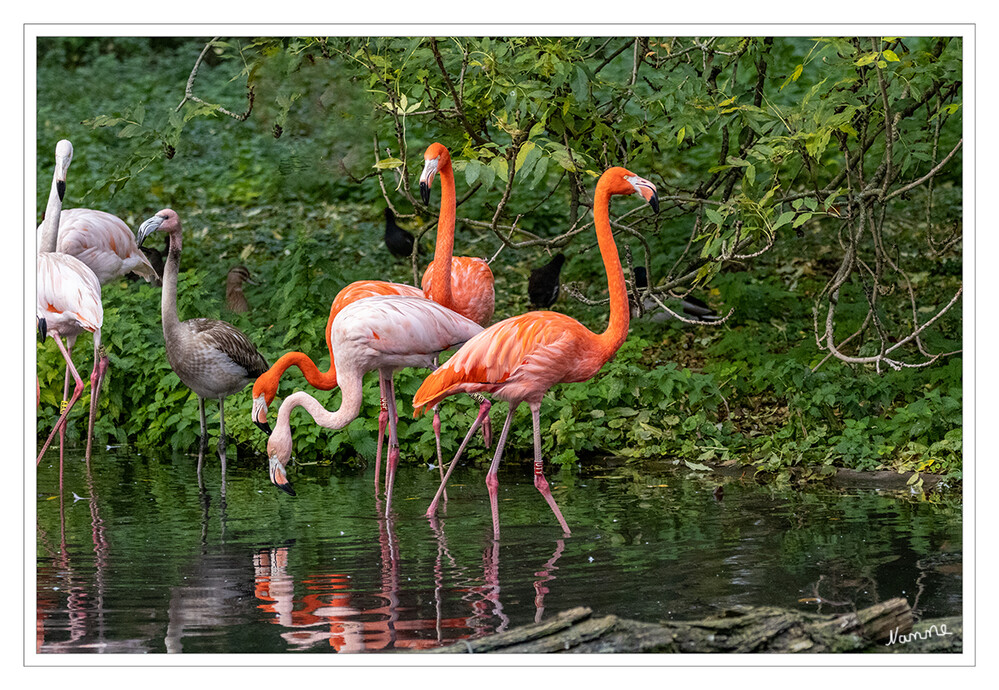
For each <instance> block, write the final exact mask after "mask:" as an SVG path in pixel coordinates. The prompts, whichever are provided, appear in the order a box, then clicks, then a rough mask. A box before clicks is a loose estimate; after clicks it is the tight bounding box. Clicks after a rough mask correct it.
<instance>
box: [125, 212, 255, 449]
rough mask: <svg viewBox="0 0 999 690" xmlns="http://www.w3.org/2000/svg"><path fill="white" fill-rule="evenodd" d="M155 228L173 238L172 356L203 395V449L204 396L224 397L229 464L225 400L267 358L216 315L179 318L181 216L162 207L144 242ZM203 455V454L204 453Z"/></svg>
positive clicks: (168, 296) (145, 227) (168, 293)
mask: <svg viewBox="0 0 999 690" xmlns="http://www.w3.org/2000/svg"><path fill="white" fill-rule="evenodd" d="M155 231H159V232H165V233H167V234H168V235H169V237H170V251H169V252H168V253H167V260H166V264H165V265H164V266H163V297H162V300H161V314H162V319H163V339H164V340H165V341H166V353H167V360H168V361H169V362H170V366H171V367H172V368H173V370H174V371H175V372H176V374H177V376H178V377H180V380H181V381H182V382H183V383H184V385H185V386H187V387H188V388H190V389H191V390H193V391H194V392H195V394H196V395H197V396H198V412H199V414H200V415H201V449H202V450H204V448H205V447H206V446H207V444H208V436H207V433H206V432H207V429H206V425H205V398H215V399H217V400H218V401H219V429H220V432H219V442H218V451H219V458H220V459H221V460H222V462H223V465H224V463H225V448H226V439H225V407H224V401H225V399H226V398H227V397H228V396H230V395H232V394H234V393H238V392H239V391H241V390H243V388H245V387H246V385H247V384H248V383H251V382H252V381H253V380H254V379H255V378H257V377H258V376H260V375H261V374H263V373H264V372H265V371H267V360H265V359H264V357H263V355H261V354H260V352H258V351H257V348H256V346H254V344H253V343H252V342H250V339H249V338H247V337H246V335H245V334H244V333H243V332H242V331H240V330H239V329H238V328H235V327H234V326H231V325H230V324H228V323H226V322H225V321H218V320H216V319H188V320H187V321H180V319H179V318H178V317H177V273H178V272H179V271H180V252H181V227H180V218H178V217H177V213H176V212H175V211H173V210H172V209H163V210H162V211H160V212H159V213H157V214H156V215H155V216H153V217H152V218H149V219H148V220H146V221H144V222H143V223H142V225H141V226H140V227H139V233H138V240H139V246H140V247H141V246H142V242H143V241H144V240H145V239H146V237H148V236H149V235H150V234H152V233H153V232H155ZM199 457H200V456H199Z"/></svg>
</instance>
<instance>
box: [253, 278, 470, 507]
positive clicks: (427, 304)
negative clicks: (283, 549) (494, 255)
mask: <svg viewBox="0 0 999 690" xmlns="http://www.w3.org/2000/svg"><path fill="white" fill-rule="evenodd" d="M481 331H482V326H480V325H478V324H477V323H475V322H474V321H471V320H469V319H466V318H465V317H464V316H461V315H460V314H456V313H455V312H453V311H451V310H450V309H447V308H446V307H443V306H441V305H439V304H437V303H436V302H433V301H430V300H427V299H424V298H422V297H404V296H400V295H383V296H377V297H368V298H367V299H363V300H359V301H357V302H353V303H351V304H349V305H347V306H346V307H344V308H343V309H342V310H341V311H340V312H339V313H338V314H337V316H336V318H335V319H334V321H333V324H332V327H331V340H330V345H331V347H332V351H333V353H334V355H333V356H334V360H335V364H334V366H335V369H336V372H337V377H338V383H339V386H340V391H341V394H342V397H341V402H340V407H339V408H338V409H337V410H336V411H335V412H330V411H328V410H326V409H325V408H324V407H323V406H322V405H321V404H320V403H319V401H318V400H316V399H315V398H313V397H312V396H311V395H309V394H308V393H305V392H302V391H299V392H297V393H293V394H291V395H289V396H288V397H287V398H285V399H284V402H282V403H281V407H280V408H279V409H278V418H277V422H276V424H275V428H274V431H273V433H272V434H271V436H270V438H269V439H268V441H267V456H268V460H269V464H270V478H271V482H273V483H274V484H275V485H276V486H277V487H279V488H281V489H283V490H284V491H286V492H288V493H289V494H291V495H295V492H294V491H293V490H292V488H291V484H290V483H289V482H288V477H287V473H286V472H285V466H286V465H287V464H288V460H289V459H290V458H291V449H292V439H291V411H292V410H293V409H294V408H296V407H299V406H301V407H304V408H305V409H306V410H307V411H308V412H309V414H310V415H312V418H313V419H314V420H315V421H316V423H317V424H320V425H322V426H324V427H326V428H328V429H342V428H343V427H345V426H346V425H347V424H349V423H350V422H351V421H353V420H354V419H355V418H356V417H357V415H358V413H359V412H360V409H361V400H362V397H363V395H362V391H361V379H362V377H363V376H364V374H365V373H367V372H369V371H375V370H377V371H378V379H379V387H380V389H381V395H382V400H384V401H386V402H387V405H388V410H387V418H388V428H389V457H388V468H387V471H386V482H385V485H386V486H385V493H386V506H385V514H386V515H388V512H389V508H390V507H391V504H392V487H393V485H394V483H395V470H396V466H397V465H398V462H399V439H398V435H397V432H396V425H397V422H398V419H399V416H398V413H397V411H396V404H395V388H394V384H393V375H394V373H395V371H396V370H397V369H402V368H405V367H431V366H433V365H434V362H435V360H436V358H437V356H438V355H439V354H440V353H441V352H443V351H444V350H449V349H452V348H455V347H458V346H459V345H461V344H462V343H465V342H467V341H468V340H469V339H470V338H472V337H473V336H474V335H476V334H477V333H480V332H481Z"/></svg>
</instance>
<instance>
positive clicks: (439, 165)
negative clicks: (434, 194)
mask: <svg viewBox="0 0 999 690" xmlns="http://www.w3.org/2000/svg"><path fill="white" fill-rule="evenodd" d="M450 165H451V154H450V153H449V152H448V150H447V148H446V147H445V146H444V145H443V144H438V143H437V142H434V143H433V144H431V145H430V146H428V147H427V151H426V153H424V154H423V172H422V173H421V174H420V198H422V199H423V203H424V204H428V203H430V187H431V185H433V183H434V175H436V174H437V171H438V170H444V169H445V168H447V167H450Z"/></svg>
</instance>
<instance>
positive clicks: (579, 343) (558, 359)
mask: <svg viewBox="0 0 999 690" xmlns="http://www.w3.org/2000/svg"><path fill="white" fill-rule="evenodd" d="M634 193H637V194H640V195H641V196H642V197H643V198H644V199H645V200H646V201H647V202H648V203H649V204H650V205H651V206H652V208H653V210H654V211H656V212H658V210H659V197H658V196H657V193H656V187H655V185H653V184H652V183H651V182H649V181H648V180H646V179H644V178H641V177H639V176H637V175H635V174H634V173H632V172H630V171H628V170H626V169H624V168H620V167H614V168H610V169H609V170H607V171H606V172H604V174H603V175H601V176H600V179H599V181H598V182H597V189H596V193H595V195H594V200H593V220H594V228H595V229H596V233H597V242H598V245H599V247H600V255H601V257H602V258H603V262H604V268H605V270H606V271H607V285H608V290H609V292H610V322H609V324H608V326H607V328H606V330H604V332H603V333H599V334H597V333H593V332H592V331H590V330H589V329H587V328H586V327H585V326H583V324H581V323H579V322H578V321H576V320H575V319H573V318H571V317H569V316H566V315H564V314H560V313H559V312H552V311H532V312H528V313H526V314H521V315H520V316H514V317H512V318H509V319H506V320H504V321H500V322H499V323H496V324H494V325H492V326H490V327H489V328H487V329H486V330H484V331H482V332H481V333H479V334H478V335H477V336H475V337H474V338H472V339H471V340H469V341H468V342H467V343H466V344H465V345H464V346H462V348H461V349H460V350H458V351H457V352H456V353H455V354H454V356H452V357H451V359H449V360H448V361H447V362H446V363H445V364H444V365H443V366H441V367H440V368H439V369H437V370H436V371H435V372H433V373H432V374H430V375H429V376H428V377H427V378H426V379H425V380H424V382H423V384H422V385H421V386H420V388H419V390H417V392H416V395H415V396H414V397H413V407H414V409H415V411H416V414H419V413H420V412H421V411H422V410H424V409H425V408H426V407H428V406H433V405H436V404H438V403H439V402H441V401H442V400H443V399H444V398H446V397H448V396H450V395H454V394H455V393H461V392H465V393H471V392H480V393H491V394H492V396H493V397H494V398H498V399H500V400H506V401H507V402H508V403H509V404H510V408H509V412H508V413H507V417H506V422H505V423H504V424H503V431H502V432H500V437H499V441H498V442H497V444H496V453H495V455H494V456H493V461H492V464H491V465H490V466H489V472H488V474H487V475H486V487H487V488H488V490H489V501H490V504H491V508H492V518H493V537H494V538H495V539H499V512H498V508H497V490H498V485H499V481H498V479H497V476H496V474H497V470H498V469H499V462H500V459H501V458H502V457H503V447H504V445H505V444H506V438H507V434H508V433H509V431H510V425H511V422H512V421H513V415H514V412H515V411H516V409H517V407H518V406H519V405H520V403H521V402H525V401H526V402H527V404H528V406H529V407H530V409H531V418H532V422H533V425H534V486H535V487H536V488H537V489H538V491H540V492H541V495H542V496H543V497H544V499H545V501H546V502H547V503H548V505H549V506H550V507H551V509H552V512H554V513H555V517H556V518H557V519H558V522H559V524H560V525H561V526H562V530H563V531H564V532H565V534H566V535H569V534H571V532H570V531H569V526H568V525H567V524H566V522H565V518H563V517H562V512H561V511H560V510H559V508H558V505H557V504H556V503H555V499H554V498H553V497H552V495H551V489H550V488H549V486H548V482H547V480H546V479H545V476H544V472H543V466H544V460H543V459H542V457H541V429H540V426H539V419H540V411H541V399H542V396H543V395H544V394H545V392H546V391H547V390H548V389H549V388H551V387H552V386H553V385H555V384H556V383H571V382H578V381H587V380H589V379H590V378H592V377H593V376H594V375H595V374H596V373H597V372H598V371H599V370H600V368H601V367H602V366H603V365H604V363H605V362H607V361H608V360H609V359H610V358H611V357H613V356H614V353H615V352H617V350H618V348H619V347H620V346H621V343H623V342H624V340H625V338H627V337H628V320H629V316H630V314H629V309H628V290H627V287H626V286H625V282H624V271H623V270H622V268H621V261H620V258H619V257H618V253H617V246H616V245H615V244H614V236H613V233H612V231H611V226H610V215H609V211H610V198H611V196H612V195H618V194H620V195H626V194H634ZM480 419H481V415H480V417H478V418H476V420H475V422H474V423H473V424H472V427H471V429H469V432H468V435H466V437H465V439H464V441H463V442H462V444H461V445H460V446H459V448H458V452H457V454H456V455H455V457H454V460H452V461H451V465H450V466H449V467H448V471H447V474H446V475H445V477H444V481H443V482H441V486H440V488H439V489H438V490H437V495H436V496H434V500H433V502H432V503H431V504H430V507H429V508H428V509H427V513H426V514H427V517H429V518H432V517H433V516H434V514H435V513H436V511H437V502H438V500H439V499H440V496H441V493H442V492H443V490H444V487H445V485H446V484H447V480H448V478H449V477H450V475H451V471H452V470H453V469H454V465H455V462H456V461H457V460H458V458H459V457H460V456H461V454H462V452H463V451H464V448H465V445H466V444H467V443H468V440H469V438H470V437H471V435H472V434H473V433H474V432H475V429H476V426H477V425H478V424H479V422H480Z"/></svg>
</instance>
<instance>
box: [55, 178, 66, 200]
mask: <svg viewBox="0 0 999 690" xmlns="http://www.w3.org/2000/svg"><path fill="white" fill-rule="evenodd" d="M56 192H57V193H58V194H59V201H62V200H63V198H64V197H65V196H66V181H65V180H56Z"/></svg>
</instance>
